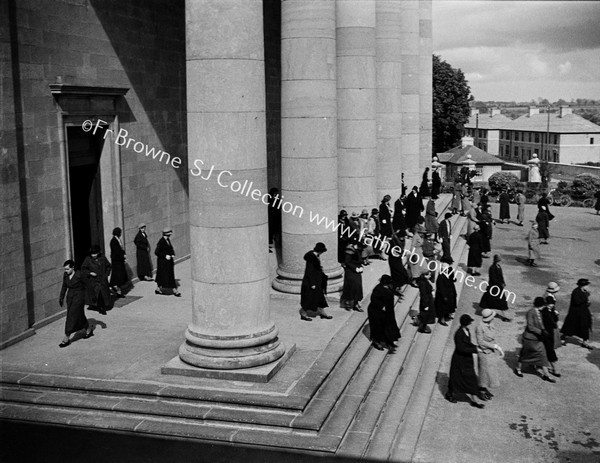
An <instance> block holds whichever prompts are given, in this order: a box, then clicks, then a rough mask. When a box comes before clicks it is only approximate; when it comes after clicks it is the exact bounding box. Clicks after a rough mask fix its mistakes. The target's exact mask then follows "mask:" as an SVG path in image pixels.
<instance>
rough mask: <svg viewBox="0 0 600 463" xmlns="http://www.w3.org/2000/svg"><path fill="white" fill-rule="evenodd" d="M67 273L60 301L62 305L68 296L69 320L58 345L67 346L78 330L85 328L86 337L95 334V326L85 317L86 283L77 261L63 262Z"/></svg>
mask: <svg viewBox="0 0 600 463" xmlns="http://www.w3.org/2000/svg"><path fill="white" fill-rule="evenodd" d="M63 266H64V268H65V273H64V275H63V283H62V288H61V289H60V296H59V299H58V303H59V304H60V306H61V307H62V306H63V304H64V302H65V295H66V298H67V320H66V321H65V337H64V338H63V340H62V342H61V343H60V344H59V345H58V346H59V347H67V346H68V345H69V344H71V339H70V336H71V334H73V333H76V332H77V331H80V330H83V329H85V334H84V335H83V337H84V338H85V339H87V338H89V337H91V336H93V335H94V330H93V327H91V326H90V324H89V322H88V319H87V318H86V317H85V312H84V307H85V284H84V281H83V277H82V275H81V273H80V272H76V271H75V262H73V261H72V260H67V261H66V262H65V263H64V264H63Z"/></svg>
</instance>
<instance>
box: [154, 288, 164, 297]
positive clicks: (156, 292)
mask: <svg viewBox="0 0 600 463" xmlns="http://www.w3.org/2000/svg"><path fill="white" fill-rule="evenodd" d="M154 294H160V295H161V296H164V295H165V293H163V292H162V291H161V290H160V289H155V290H154Z"/></svg>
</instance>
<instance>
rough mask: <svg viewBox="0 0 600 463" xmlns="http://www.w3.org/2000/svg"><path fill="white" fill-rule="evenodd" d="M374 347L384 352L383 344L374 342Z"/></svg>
mask: <svg viewBox="0 0 600 463" xmlns="http://www.w3.org/2000/svg"><path fill="white" fill-rule="evenodd" d="M372 346H373V347H374V348H375V349H377V350H383V347H382V346H381V344H379V343H376V342H374V343H373V344H372Z"/></svg>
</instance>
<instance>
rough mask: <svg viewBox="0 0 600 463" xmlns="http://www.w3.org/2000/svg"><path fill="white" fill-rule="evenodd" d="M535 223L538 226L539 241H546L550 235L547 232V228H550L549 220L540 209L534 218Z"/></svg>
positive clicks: (545, 213)
mask: <svg viewBox="0 0 600 463" xmlns="http://www.w3.org/2000/svg"><path fill="white" fill-rule="evenodd" d="M535 221H536V222H537V224H538V236H539V238H540V239H544V240H545V239H548V238H549V237H550V233H549V232H548V227H549V226H550V218H549V216H548V213H547V212H546V211H544V210H542V209H540V210H539V211H538V213H537V215H536V216H535Z"/></svg>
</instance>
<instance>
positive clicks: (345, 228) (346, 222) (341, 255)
mask: <svg viewBox="0 0 600 463" xmlns="http://www.w3.org/2000/svg"><path fill="white" fill-rule="evenodd" d="M338 224H339V226H338V262H339V263H340V264H343V263H344V261H345V259H346V246H348V244H349V243H350V238H351V237H350V232H351V230H352V227H351V225H350V219H349V218H348V212H346V210H345V209H342V210H340V213H339V214H338ZM355 233H356V232H355Z"/></svg>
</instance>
